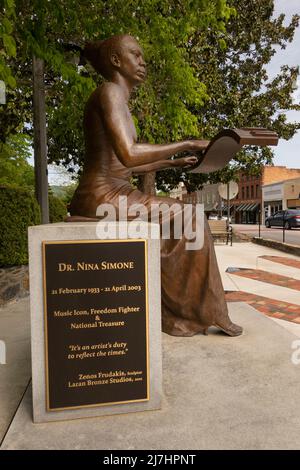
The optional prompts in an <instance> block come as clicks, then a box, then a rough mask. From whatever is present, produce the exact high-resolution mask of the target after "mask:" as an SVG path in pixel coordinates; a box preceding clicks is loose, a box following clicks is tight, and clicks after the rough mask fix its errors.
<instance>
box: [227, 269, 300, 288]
mask: <svg viewBox="0 0 300 470" xmlns="http://www.w3.org/2000/svg"><path fill="white" fill-rule="evenodd" d="M227 272H229V273H230V274H234V275H235V276H240V277H246V278H247V279H253V280H255V281H260V282H267V283H268V284H273V285H275V286H281V287H288V288H289V289H294V290H297V291H300V280H298V279H294V278H292V277H288V276H282V275H281V274H276V273H270V272H268V271H263V270H261V269H244V268H240V269H239V268H228V271H227Z"/></svg>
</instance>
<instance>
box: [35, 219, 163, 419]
mask: <svg viewBox="0 0 300 470" xmlns="http://www.w3.org/2000/svg"><path fill="white" fill-rule="evenodd" d="M105 233H109V234H110V235H109V238H106V236H105ZM101 234H102V235H101ZM99 236H102V239H99ZM112 236H113V238H114V239H113V240H112V239H111V237H112ZM104 238H106V239H104ZM98 252H99V253H98ZM70 260H71V261H70ZM29 270H30V304H31V306H30V309H31V334H32V339H31V344H32V387H33V418H34V422H36V423H40V422H47V421H59V420H69V419H76V418H87V417H95V416H101V415H111V414H120V413H128V412H137V411H147V410H155V409H159V408H160V404H161V395H162V390H161V388H162V372H161V294H160V292H161V282H160V240H159V225H155V224H148V223H145V222H130V223H127V222H109V223H107V222H99V223H97V222H74V223H59V224H49V225H40V226H35V227H30V228H29ZM133 281H134V282H133ZM124 291H126V292H124ZM70 299H71V300H70ZM83 305H84V307H83ZM128 307H129V308H128ZM115 320H118V321H115ZM115 325H117V326H115ZM106 335H107V338H108V339H107V342H106ZM114 335H115V336H114ZM91 338H93V339H91ZM112 338H114V339H115V341H113V340H112ZM64 342H65V343H64ZM95 351H96V352H95ZM139 351H141V352H142V354H141V356H143V355H144V356H143V357H144V359H145V368H144V370H142V366H141V367H140V364H141V362H140V361H142V362H143V360H142V359H141V358H140V353H139ZM108 356H109V357H108ZM98 357H99V359H98ZM111 357H112V359H111ZM103 358H104V359H103ZM139 367H140V369H141V370H139ZM87 371H90V372H91V373H87ZM79 372H80V373H79ZM81 372H82V373H81ZM138 382H140V383H138ZM141 384H142V385H141ZM139 387H140V388H139ZM123 393H124V398H123V395H122V394H123Z"/></svg>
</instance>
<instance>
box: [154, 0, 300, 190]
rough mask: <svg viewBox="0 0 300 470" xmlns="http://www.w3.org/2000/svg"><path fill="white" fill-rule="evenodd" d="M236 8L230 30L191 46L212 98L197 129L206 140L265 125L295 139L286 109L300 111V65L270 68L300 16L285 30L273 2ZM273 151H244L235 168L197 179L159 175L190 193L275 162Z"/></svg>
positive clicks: (245, 1)
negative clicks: (296, 98) (297, 99)
mask: <svg viewBox="0 0 300 470" xmlns="http://www.w3.org/2000/svg"><path fill="white" fill-rule="evenodd" d="M228 5H229V6H233V5H234V7H235V9H236V14H235V16H233V17H231V18H229V21H228V23H227V25H226V31H223V32H221V33H220V32H215V31H211V30H210V31H209V32H205V33H203V32H200V33H199V34H196V35H194V36H193V38H192V41H191V42H190V43H189V44H188V45H187V52H188V54H189V61H190V63H191V64H193V67H194V71H195V74H196V76H197V77H198V78H200V77H201V80H202V81H203V83H204V85H205V86H206V92H207V94H208V96H209V100H206V101H205V102H204V104H203V106H202V107H201V111H200V113H198V112H197V110H196V109H194V110H192V109H191V108H189V109H190V110H191V111H192V112H194V113H195V115H197V117H198V126H199V129H200V133H201V135H202V136H203V137H205V138H207V139H210V138H212V137H213V136H214V135H215V134H216V133H217V132H219V131H220V130H222V129H224V128H234V127H265V128H268V129H272V130H274V131H276V132H277V133H278V135H279V137H280V138H283V139H287V140H288V139H290V138H292V137H293V135H294V134H295V132H296V131H297V129H299V128H300V123H299V122H297V123H289V122H288V121H287V116H286V111H287V110H292V109H296V110H300V106H299V105H295V104H294V103H293V91H294V90H293V84H294V83H295V79H296V78H297V75H298V73H299V69H298V67H288V66H285V65H283V66H282V67H281V71H280V73H279V74H278V75H277V76H276V77H274V78H269V77H268V74H267V71H266V65H267V64H268V63H269V62H270V60H271V59H272V57H273V55H274V53H275V50H276V46H277V47H278V46H280V47H281V48H283V49H285V48H286V46H287V44H288V43H289V42H291V41H292V39H293V36H294V32H295V28H296V27H297V26H298V24H299V16H298V15H294V16H293V18H292V20H291V23H290V24H289V25H288V26H284V18H285V16H284V15H283V14H282V15H280V16H279V17H278V18H275V19H274V18H272V14H273V9H274V1H273V0H263V1H257V0H229V1H228ZM272 158H273V151H272V149H271V148H270V147H263V148H258V147H248V148H245V150H243V151H242V152H240V153H239V154H238V155H237V157H236V158H235V160H234V161H233V162H232V164H231V165H230V166H228V167H227V168H226V169H224V170H223V171H219V172H216V173H212V174H210V175H209V176H208V175H201V174H200V175H193V174H189V173H186V172H182V171H180V170H176V172H174V171H166V172H160V173H159V174H158V175H157V183H158V187H159V188H161V189H165V188H166V187H167V188H169V187H171V188H172V187H175V186H177V184H178V182H179V181H183V182H184V183H185V185H186V187H187V189H188V190H189V191H193V190H195V189H197V188H198V187H199V186H201V184H203V183H205V182H206V181H211V182H219V181H224V182H226V181H228V180H229V179H232V178H233V179H234V178H236V177H237V175H238V170H239V169H243V170H244V171H246V172H248V173H251V172H252V173H255V172H256V173H257V172H258V171H259V170H260V168H261V165H266V164H271V163H272Z"/></svg>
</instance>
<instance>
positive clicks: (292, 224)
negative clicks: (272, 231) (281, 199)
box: [265, 209, 300, 230]
mask: <svg viewBox="0 0 300 470" xmlns="http://www.w3.org/2000/svg"><path fill="white" fill-rule="evenodd" d="M265 225H266V227H267V228H269V227H283V226H284V228H286V229H287V230H289V229H291V228H297V227H300V210H299V209H288V210H285V211H278V212H275V214H273V215H270V217H267V218H266V221H265Z"/></svg>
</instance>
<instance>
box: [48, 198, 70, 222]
mask: <svg viewBox="0 0 300 470" xmlns="http://www.w3.org/2000/svg"><path fill="white" fill-rule="evenodd" d="M66 215H67V208H66V206H65V204H64V203H63V202H62V200H61V199H59V198H58V197H56V196H53V194H51V193H50V194H49V222H50V223H51V224H53V223H55V222H62V221H63V220H64V218H65V217H66Z"/></svg>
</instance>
